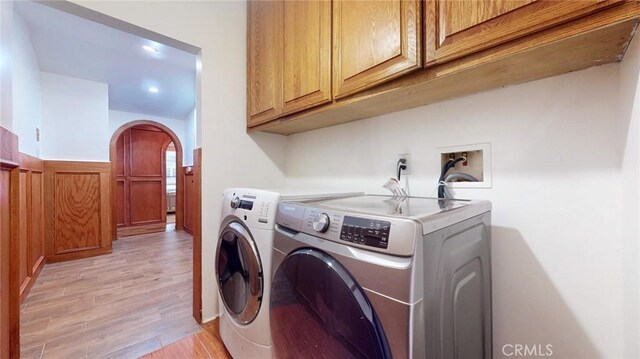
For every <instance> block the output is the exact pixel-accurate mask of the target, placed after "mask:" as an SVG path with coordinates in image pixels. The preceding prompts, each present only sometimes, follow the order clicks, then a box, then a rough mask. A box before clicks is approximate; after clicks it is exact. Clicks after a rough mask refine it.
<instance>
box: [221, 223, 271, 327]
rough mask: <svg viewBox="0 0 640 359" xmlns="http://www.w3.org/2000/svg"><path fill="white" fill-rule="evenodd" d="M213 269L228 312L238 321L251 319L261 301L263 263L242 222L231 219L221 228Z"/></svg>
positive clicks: (254, 315) (249, 320) (250, 320)
mask: <svg viewBox="0 0 640 359" xmlns="http://www.w3.org/2000/svg"><path fill="white" fill-rule="evenodd" d="M218 241H219V243H218V257H217V259H216V270H217V273H216V274H217V276H218V288H219V290H220V296H221V297H222V302H223V303H224V306H225V307H226V308H227V312H228V313H229V314H230V315H231V317H233V319H234V320H235V321H236V322H238V323H239V324H249V323H251V322H252V321H253V320H254V319H255V318H256V316H257V315H258V311H259V310H260V304H261V303H262V290H263V278H262V265H261V263H260V256H259V255H258V251H257V248H256V245H255V242H254V241H253V238H252V236H251V233H250V232H249V230H248V229H247V228H245V226H243V225H242V224H240V223H239V222H235V221H233V222H230V223H229V224H227V225H226V227H224V229H223V230H222V232H220V238H219V240H218Z"/></svg>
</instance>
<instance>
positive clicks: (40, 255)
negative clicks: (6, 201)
mask: <svg viewBox="0 0 640 359" xmlns="http://www.w3.org/2000/svg"><path fill="white" fill-rule="evenodd" d="M29 219H30V220H31V225H30V226H29V228H30V232H29V266H30V269H31V274H32V275H37V273H38V272H39V271H40V270H41V269H42V265H43V264H44V173H43V172H40V173H37V172H33V171H32V172H31V211H29ZM34 280H35V278H34Z"/></svg>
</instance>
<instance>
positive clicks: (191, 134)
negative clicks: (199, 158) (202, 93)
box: [184, 107, 197, 166]
mask: <svg viewBox="0 0 640 359" xmlns="http://www.w3.org/2000/svg"><path fill="white" fill-rule="evenodd" d="M196 117H197V116H196V108H195V107H194V108H193V109H192V110H191V112H189V114H188V115H187V118H185V119H184V120H185V122H186V129H185V133H184V143H185V145H184V146H185V148H189V149H190V150H189V151H184V165H185V166H190V165H193V150H194V149H195V148H196V132H197V131H196V129H197V124H196Z"/></svg>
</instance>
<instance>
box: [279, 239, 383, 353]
mask: <svg viewBox="0 0 640 359" xmlns="http://www.w3.org/2000/svg"><path fill="white" fill-rule="evenodd" d="M270 296H271V298H270V313H269V314H270V321H271V335H272V337H273V347H274V350H275V352H276V356H277V357H282V358H285V357H286V358H303V357H307V356H309V355H310V354H309V353H313V356H314V357H318V358H391V353H390V350H389V345H388V343H387V339H386V336H385V334H384V330H383V329H382V326H381V324H380V321H379V320H378V317H377V315H376V313H375V311H374V309H373V307H372V306H371V303H370V302H369V300H368V298H367V296H366V294H365V292H364V291H363V290H362V288H361V287H360V286H359V285H358V283H357V282H356V281H355V280H354V278H353V277H352V276H351V274H350V273H349V272H348V271H347V269H346V268H344V267H343V266H342V265H341V264H340V263H338V262H337V261H336V260H335V259H334V258H333V257H331V256H330V255H328V254H327V253H324V252H322V251H319V250H316V249H310V248H304V249H299V250H296V251H294V252H293V253H291V254H289V255H288V256H287V257H286V258H285V259H284V261H283V262H282V264H281V265H280V267H278V270H277V271H276V274H275V276H274V278H273V282H272V285H271V294H270Z"/></svg>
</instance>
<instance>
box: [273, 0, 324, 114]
mask: <svg viewBox="0 0 640 359" xmlns="http://www.w3.org/2000/svg"><path fill="white" fill-rule="evenodd" d="M283 6H284V23H283V26H284V60H283V61H284V65H283V66H284V68H283V76H284V79H283V81H284V82H283V91H284V94H283V96H284V109H283V112H284V114H287V113H293V112H296V111H300V110H303V109H306V108H310V107H313V106H317V105H320V104H323V103H326V102H329V101H331V1H284V5H283Z"/></svg>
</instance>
